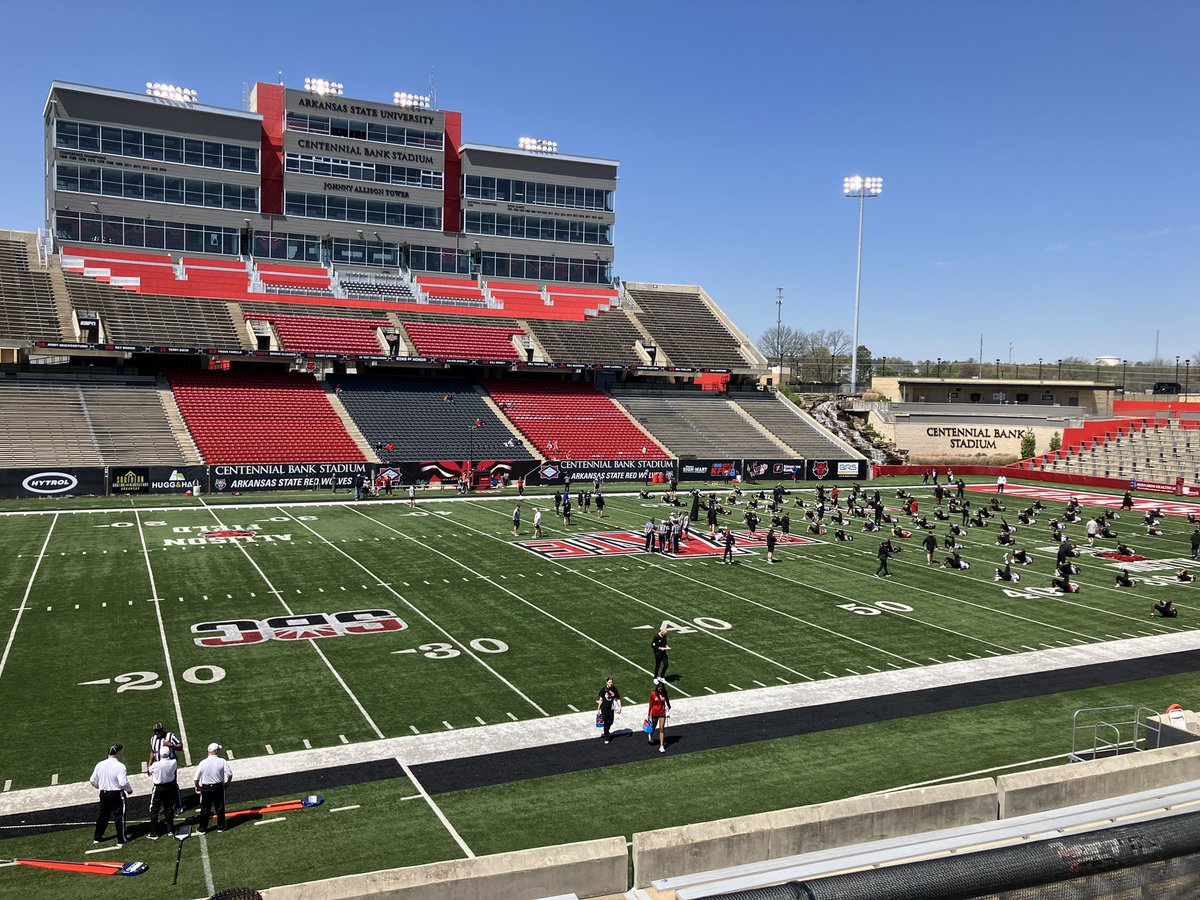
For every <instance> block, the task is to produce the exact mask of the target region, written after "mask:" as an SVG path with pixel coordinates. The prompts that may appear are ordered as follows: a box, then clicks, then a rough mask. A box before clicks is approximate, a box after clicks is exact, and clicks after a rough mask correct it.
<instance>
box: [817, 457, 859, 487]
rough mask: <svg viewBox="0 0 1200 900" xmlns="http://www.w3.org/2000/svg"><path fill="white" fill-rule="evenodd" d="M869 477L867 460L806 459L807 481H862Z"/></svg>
mask: <svg viewBox="0 0 1200 900" xmlns="http://www.w3.org/2000/svg"><path fill="white" fill-rule="evenodd" d="M866 477H867V461H866V460H865V459H832V458H829V459H825V458H822V459H806V460H805V461H804V480H805V481H862V480H864V479H866Z"/></svg>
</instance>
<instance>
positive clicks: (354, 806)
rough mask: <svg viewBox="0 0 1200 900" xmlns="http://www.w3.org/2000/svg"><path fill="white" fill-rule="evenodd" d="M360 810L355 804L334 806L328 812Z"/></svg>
mask: <svg viewBox="0 0 1200 900" xmlns="http://www.w3.org/2000/svg"><path fill="white" fill-rule="evenodd" d="M417 796H418V797H419V796H421V795H420V794H417ZM400 799H402V800H403V799H406V798H404V797H401V798H400ZM360 808H361V807H360V806H359V805H358V804H357V803H355V804H354V805H353V806H335V807H334V808H333V809H331V810H330V812H331V813H335V812H349V811H350V810H352V809H360Z"/></svg>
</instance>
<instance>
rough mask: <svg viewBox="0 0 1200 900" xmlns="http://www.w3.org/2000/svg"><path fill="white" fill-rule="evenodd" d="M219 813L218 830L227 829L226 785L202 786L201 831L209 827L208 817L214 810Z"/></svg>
mask: <svg viewBox="0 0 1200 900" xmlns="http://www.w3.org/2000/svg"><path fill="white" fill-rule="evenodd" d="M214 809H215V810H216V813H217V830H218V831H224V830H225V785H224V784H214V785H211V786H209V785H201V786H200V831H201V832H203V831H205V830H207V828H208V817H209V815H211V814H212V812H213V810H214Z"/></svg>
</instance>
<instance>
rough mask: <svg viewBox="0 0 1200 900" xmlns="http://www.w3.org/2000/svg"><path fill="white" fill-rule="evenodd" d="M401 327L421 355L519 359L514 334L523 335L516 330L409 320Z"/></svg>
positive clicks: (519, 330) (512, 328) (513, 328)
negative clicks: (513, 339)
mask: <svg viewBox="0 0 1200 900" xmlns="http://www.w3.org/2000/svg"><path fill="white" fill-rule="evenodd" d="M402 324H403V325H404V330H405V331H406V332H408V336H409V337H410V338H412V342H413V346H414V347H416V348H417V353H418V354H419V355H421V356H436V357H451V358H463V359H501V360H512V361H514V362H515V361H517V360H519V359H520V358H521V357H520V356H519V355H518V354H517V351H516V348H515V347H514V346H513V342H512V337H513V335H514V334H523V332H522V331H521V329H519V328H515V327H509V328H500V327H487V326H484V325H458V324H455V325H447V324H435V323H432V322H416V321H412V320H405V321H404V322H403V323H402Z"/></svg>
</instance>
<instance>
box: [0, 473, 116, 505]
mask: <svg viewBox="0 0 1200 900" xmlns="http://www.w3.org/2000/svg"><path fill="white" fill-rule="evenodd" d="M104 487H105V481H104V469H103V467H100V466H96V467H95V468H55V467H50V466H47V467H46V468H44V469H0V497H79V496H84V495H94V496H100V497H102V496H104Z"/></svg>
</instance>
